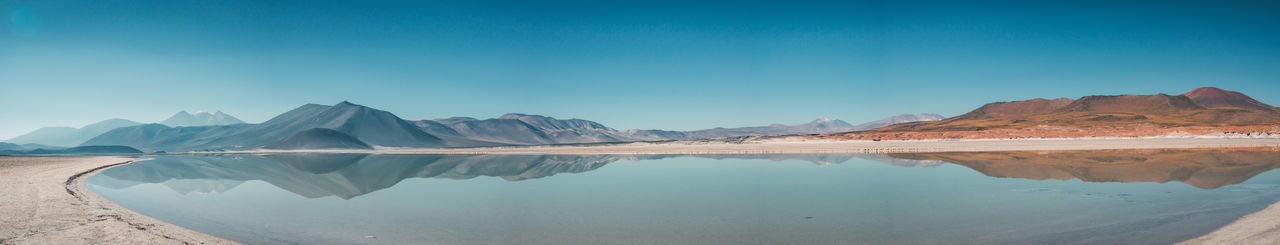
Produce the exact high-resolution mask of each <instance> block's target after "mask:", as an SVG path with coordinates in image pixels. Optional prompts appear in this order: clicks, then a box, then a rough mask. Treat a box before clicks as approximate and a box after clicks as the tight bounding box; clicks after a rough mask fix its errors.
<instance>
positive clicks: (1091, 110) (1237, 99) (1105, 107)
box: [879, 87, 1280, 131]
mask: <svg viewBox="0 0 1280 245" xmlns="http://www.w3.org/2000/svg"><path fill="white" fill-rule="evenodd" d="M1274 123H1280V110H1277V109H1275V107H1274V106H1270V105H1267V104H1263V103H1261V102H1258V101H1256V100H1253V99H1252V98H1249V97H1248V96H1245V95H1244V94H1242V93H1239V92H1233V91H1226V90H1221V89H1218V88H1211V87H1206V88H1199V89H1196V90H1195V91H1191V92H1187V93H1185V94H1183V95H1167V94H1155V95H1094V96H1085V97H1081V98H1080V99H1075V100H1072V99H1067V98H1059V99H1054V100H1046V99H1032V100H1024V101H1014V102H997V103H990V104H986V105H983V106H982V107H979V108H978V109H975V110H973V111H971V112H969V113H966V114H964V115H960V116H957V117H953V118H948V119H944V120H941V121H936V122H918V123H904V124H898V125H894V126H891V127H886V128H882V129H880V130H879V131H967V130H982V129H993V128H1027V127H1034V126H1038V125H1053V126H1068V127H1096V126H1122V125H1133V124H1150V125H1160V126H1224V125H1260V124H1274Z"/></svg>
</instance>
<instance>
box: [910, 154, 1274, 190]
mask: <svg viewBox="0 0 1280 245" xmlns="http://www.w3.org/2000/svg"><path fill="white" fill-rule="evenodd" d="M887 156H890V157H894V158H900V159H911V160H938V161H944V162H949V163H954V164H957V165H961V166H965V167H968V168H971V169H973V170H977V171H978V172H981V173H982V174H985V175H987V176H991V177H1008V178H1022V179H1032V180H1047V179H1055V180H1070V179H1080V180H1082V181H1086V182H1158V183H1165V182H1170V181H1178V182H1183V183H1186V184H1188V185H1191V186H1195V187H1199V188H1203V189H1215V188H1219V187H1223V186H1228V185H1234V184H1239V183H1241V182H1244V181H1245V180H1249V179H1250V178H1253V177H1254V176H1257V175H1258V174H1261V173H1263V172H1267V171H1269V170H1272V169H1276V168H1277V167H1280V151H1274V150H1272V149H1269V148H1268V149H1228V150H1221V149H1188V150H1183V149H1159V150H1112V151H1057V152H947V153H894V154H887Z"/></svg>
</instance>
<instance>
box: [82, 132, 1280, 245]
mask: <svg viewBox="0 0 1280 245" xmlns="http://www.w3.org/2000/svg"><path fill="white" fill-rule="evenodd" d="M769 161H774V162H769ZM775 162H782V163H775ZM877 162H878V163H877ZM1277 162H1280V152H1276V151H1269V150H1256V149H1254V150H1231V151H1219V150H1143V151H1089V152H980V153H913V154H886V155H853V154H790V155H776V154H774V155H366V154H285V155H174V156H156V157H155V159H154V160H147V161H139V162H136V163H134V164H129V165H124V166H120V167H115V168H111V169H107V170H105V171H104V172H103V173H102V174H99V175H95V176H93V177H90V178H89V179H88V180H87V183H88V185H89V187H90V188H91V189H92V190H94V191H95V192H97V193H99V194H100V195H103V196H104V197H106V198H108V199H110V200H112V201H114V202H116V203H119V204H120V205H121V206H124V207H127V208H130V209H132V210H135V211H138V212H139V213H142V214H144V215H148V216H151V217H155V218H157V219H160V220H164V221H166V222H170V223H173V224H177V225H180V226H183V227H187V228H191V229H194V230H197V231H202V232H206V233H209V234H213V235H217V236H222V237H226V238H229V239H233V240H236V241H241V242H245V243H249V244H256V243H301V244H318V243H325V244H332V243H340V244H370V243H378V244H421V243H440V244H475V243H480V244H604V243H616V244H752V243H754V244H781V243H800V244H1066V243H1095V244H1171V243H1175V242H1178V241H1182V240H1185V239H1189V238H1193V237H1196V236H1199V235H1203V234H1205V233H1208V232H1210V231H1212V230H1214V229H1216V228H1218V227H1220V226H1221V225H1225V224H1227V223H1229V222H1231V221H1232V220H1235V219H1236V218H1239V217H1240V216H1243V215H1245V214H1248V213H1251V212H1255V211H1257V210H1260V209H1262V208H1263V207H1266V206H1267V205H1270V204H1272V203H1274V202H1276V201H1277V200H1280V173H1263V172H1267V171H1268V170H1272V169H1275V168H1276V165H1277ZM815 165H817V166H815ZM605 166H609V167H608V168H605ZM975 170H976V171H975ZM574 173H585V174H574ZM571 174H572V175H571ZM553 176H554V177H553ZM419 178H432V179H419ZM454 179H472V180H468V181H454ZM534 179H536V180H534ZM1076 179H1079V180H1082V181H1076ZM1044 180H1049V181H1044ZM1058 180H1066V181H1058ZM1246 180H1247V181H1246ZM1098 182H1105V183H1098ZM1155 182H1159V183H1164V182H1174V183H1170V184H1155ZM1178 182H1186V184H1182V183H1178ZM144 183H153V184H144ZM1193 186H1194V187H1193ZM200 193H208V194H214V195H200ZM321 197H335V198H321ZM264 227H265V228H267V229H264ZM368 237H375V238H374V239H370V238H368Z"/></svg>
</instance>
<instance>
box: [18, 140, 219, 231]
mask: <svg viewBox="0 0 1280 245" xmlns="http://www.w3.org/2000/svg"><path fill="white" fill-rule="evenodd" d="M131 162H133V159H131V158H127V157H105V156H98V157H67V156H58V157H52V156H0V170H3V171H0V183H3V184H5V188H3V189H0V196H4V197H5V198H4V199H3V200H0V244H239V243H237V242H234V241H230V240H226V239H222V238H218V237H214V236H211V235H207V234H204V233H200V232H196V231H193V230H190V229H187V228H183V227H179V226H177V225H173V224H169V223H166V222H163V221H160V220H157V219H155V218H151V217H148V216H146V215H142V214H139V213H137V212H134V211H132V210H129V209H127V208H124V207H122V206H120V205H118V204H116V203H114V202H111V201H110V200H107V199H106V198H104V197H102V196H99V195H98V194H96V193H94V192H93V191H90V190H89V188H88V186H86V185H85V179H87V178H88V177H90V176H93V175H94V174H97V173H98V172H101V171H102V170H104V169H108V168H111V167H115V166H120V165H125V164H129V163H131Z"/></svg>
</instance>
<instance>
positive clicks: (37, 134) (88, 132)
mask: <svg viewBox="0 0 1280 245" xmlns="http://www.w3.org/2000/svg"><path fill="white" fill-rule="evenodd" d="M136 125H142V123H139V122H134V121H129V120H125V119H108V120H104V121H101V122H97V123H94V124H89V125H88V126H84V127H82V128H72V127H44V128H40V129H37V130H36V131H32V132H31V133H27V134H24V135H20V136H18V137H14V138H13V139H9V140H7V141H8V142H12V143H17V144H41V145H51V146H77V145H80V144H81V143H84V142H85V141H88V140H89V139H91V138H93V137H95V136H98V135H100V134H102V133H106V132H107V131H111V130H114V129H117V128H123V127H130V126H136Z"/></svg>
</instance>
